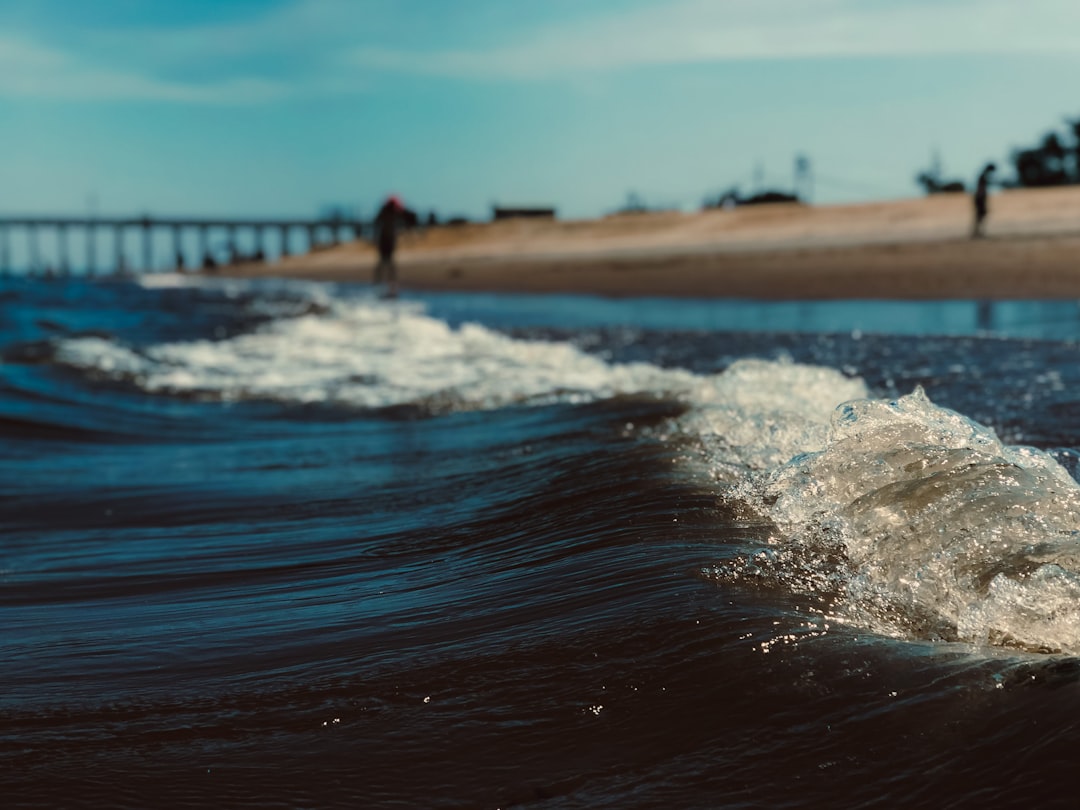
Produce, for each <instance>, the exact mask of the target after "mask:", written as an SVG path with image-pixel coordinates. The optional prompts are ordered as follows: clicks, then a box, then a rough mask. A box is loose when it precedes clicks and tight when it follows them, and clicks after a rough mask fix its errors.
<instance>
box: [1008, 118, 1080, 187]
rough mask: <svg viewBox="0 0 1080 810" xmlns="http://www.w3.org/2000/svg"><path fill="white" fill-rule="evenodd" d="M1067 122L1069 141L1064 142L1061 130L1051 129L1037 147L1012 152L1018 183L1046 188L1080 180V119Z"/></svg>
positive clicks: (1019, 184)
mask: <svg viewBox="0 0 1080 810" xmlns="http://www.w3.org/2000/svg"><path fill="white" fill-rule="evenodd" d="M1067 123H1068V125H1069V139H1070V141H1071V142H1070V143H1068V144H1067V143H1065V142H1064V141H1062V139H1061V136H1059V135H1058V133H1056V132H1048V133H1046V134H1045V135H1044V136H1043V139H1042V143H1040V144H1039V145H1038V146H1035V147H1032V148H1030V149H1017V150H1015V151H1014V152H1013V154H1012V162H1013V165H1014V166H1015V167H1016V184H1017V185H1018V186H1026V187H1028V188H1045V187H1048V186H1064V185H1070V184H1075V183H1080V121H1069V122H1067Z"/></svg>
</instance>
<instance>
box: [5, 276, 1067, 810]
mask: <svg viewBox="0 0 1080 810" xmlns="http://www.w3.org/2000/svg"><path fill="white" fill-rule="evenodd" d="M1077 315H1078V310H1077V307H1076V304H1075V302H1057V303H1039V302H1013V303H1006V304H998V305H995V306H994V307H988V306H986V305H979V304H977V303H973V302H952V303H938V304H934V303H926V304H904V303H899V304H896V303H894V304H888V303H873V302H855V303H850V304H841V303H828V302H824V303H820V304H782V303H781V304H761V303H754V302H673V301H662V300H649V301H625V302H612V301H602V300H597V299H588V298H573V297H565V298H563V297H557V298H543V297H537V298H515V297H506V296H503V297H500V296H456V295H441V296H436V295H431V296H423V297H421V296H414V297H409V298H406V299H405V300H402V301H396V302H388V301H382V300H379V299H378V298H376V297H374V296H373V295H371V294H370V291H368V290H366V289H364V288H361V287H357V288H347V287H328V286H318V285H301V284H290V283H273V284H271V283H263V284H244V283H238V282H216V283H209V282H208V283H197V282H193V281H187V280H184V279H180V278H174V277H166V278H158V279H152V280H150V281H148V282H146V283H143V284H134V283H123V284H121V283H99V284H94V283H84V282H76V281H72V282H46V281H32V280H30V281H26V280H7V281H5V282H2V286H0V351H2V352H3V355H2V357H3V365H2V366H0V386H2V390H0V432H2V435H3V445H2V447H3V451H2V453H0V476H2V478H0V481H2V483H3V499H2V500H0V689H2V691H0V789H2V790H3V796H4V806H5V807H19V806H64V807H70V806H79V805H86V806H110V807H133V808H134V807H148V806H187V807H208V806H252V807H255V806H257V807H277V806H280V807H327V806H342V807H366V806H376V807H386V806H400V807H492V808H494V807H506V806H513V805H525V806H534V807H545V808H548V807H620V808H622V807H655V806H670V807H703V808H705V807H721V806H723V807H732V806H744V807H765V806H768V807H773V806H788V807H823V806H846V807H851V806H882V807H892V806H916V805H920V806H935V807H948V806H1004V805H1018V804H1024V805H1028V804H1035V803H1038V804H1039V805H1042V806H1046V805H1051V806H1055V805H1057V806H1063V807H1065V806H1068V807H1071V806H1074V803H1075V801H1076V798H1075V778H1074V776H1073V772H1074V768H1073V763H1074V757H1075V752H1076V751H1077V750H1078V745H1080V720H1078V718H1080V713H1078V712H1080V664H1078V662H1080V658H1077V657H1076V656H1080V534H1078V531H1080V487H1078V485H1077V484H1076V482H1075V480H1074V475H1075V471H1076V462H1077V458H1078V456H1077V448H1078V447H1080V425H1078V422H1077V419H1078V417H1080V401H1078V400H1077V395H1076V390H1077V384H1078V382H1080V365H1078V364H1077V359H1078V349H1077V344H1076V343H1075V342H1074V340H1075V338H1076V337H1077V336H1078V335H1080V323H1078V319H1077Z"/></svg>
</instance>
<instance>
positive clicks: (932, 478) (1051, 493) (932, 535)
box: [717, 390, 1080, 653]
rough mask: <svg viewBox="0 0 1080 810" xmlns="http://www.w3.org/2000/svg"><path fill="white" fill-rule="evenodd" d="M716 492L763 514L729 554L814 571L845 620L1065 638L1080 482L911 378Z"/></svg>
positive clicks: (1076, 562) (1030, 642) (789, 576)
mask: <svg viewBox="0 0 1080 810" xmlns="http://www.w3.org/2000/svg"><path fill="white" fill-rule="evenodd" d="M731 495H732V497H733V498H736V499H738V500H740V501H742V502H747V503H750V504H753V505H754V506H755V507H756V508H757V509H758V510H759V511H760V512H761V513H762V514H763V515H765V516H767V517H768V518H769V519H770V520H771V521H772V522H773V523H774V524H775V525H776V528H777V532H776V534H775V536H774V537H773V547H772V548H770V549H768V550H767V551H765V552H763V553H762V554H760V555H758V556H757V557H756V558H755V559H753V560H750V561H745V562H744V563H743V565H750V566H753V567H754V568H755V569H756V570H757V571H760V570H761V569H763V568H764V569H771V570H769V571H768V573H769V575H770V576H772V577H773V578H775V579H776V580H777V581H780V582H786V583H788V584H791V585H792V586H794V587H798V585H799V583H806V582H810V583H814V584H815V587H820V586H821V583H822V582H828V583H829V584H830V586H831V587H834V588H835V589H836V591H837V592H838V594H839V601H838V603H837V604H836V606H835V610H836V612H837V615H838V616H839V617H840V618H842V619H844V620H846V621H849V622H852V623H855V624H857V625H860V626H866V627H870V628H872V629H874V630H877V631H879V632H882V633H887V634H891V635H896V636H899V637H915V638H924V639H945V640H953V641H967V642H973V643H978V644H1001V645H1006V646H1011V647H1018V648H1022V649H1027V650H1034V651H1052V652H1068V653H1080V487H1078V486H1077V484H1076V482H1075V481H1074V480H1073V479H1072V478H1071V477H1070V476H1069V474H1068V473H1067V472H1066V471H1065V469H1064V468H1062V467H1061V466H1060V465H1059V464H1057V463H1056V462H1055V461H1054V460H1053V459H1052V458H1051V457H1050V456H1049V455H1047V454H1046V453H1043V452H1041V451H1038V450H1035V449H1032V448H1026V447H1010V446H1007V445H1004V444H1003V443H1002V442H1001V441H999V440H998V438H997V437H996V436H995V435H994V433H993V432H992V431H991V430H989V429H988V428H986V427H983V426H981V425H978V424H976V423H975V422H973V421H971V420H969V419H967V418H966V417H964V416H962V415H960V414H957V413H954V412H952V411H949V410H947V409H944V408H940V407H938V406H936V405H934V404H933V403H932V402H930V400H929V399H928V398H927V397H926V395H925V394H924V393H923V392H922V391H921V390H916V391H915V392H914V393H912V394H910V395H908V396H905V397H901V398H900V399H898V400H895V401H891V402H890V401H884V400H861V401H855V402H850V403H847V404H845V405H843V406H841V407H840V408H839V409H838V410H837V412H836V414H835V415H834V417H833V421H832V424H831V426H830V428H829V432H828V435H827V437H826V441H825V446H824V447H823V448H822V449H820V450H818V451H815V452H811V453H806V454H802V455H799V456H796V457H794V458H792V459H791V460H790V461H788V462H787V463H785V464H782V465H780V466H779V467H776V468H773V469H770V470H767V471H764V472H761V473H758V474H755V475H751V476H749V477H748V478H746V479H744V480H743V481H742V482H741V483H740V484H739V485H738V486H736V487H735V488H734V489H733V491H732V493H731ZM717 573H718V574H719V575H721V576H722V575H723V574H724V573H725V572H724V571H723V570H722V569H718V571H717ZM729 573H730V572H729ZM734 573H736V574H737V573H738V572H737V571H735V572H734Z"/></svg>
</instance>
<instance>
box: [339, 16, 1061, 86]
mask: <svg viewBox="0 0 1080 810" xmlns="http://www.w3.org/2000/svg"><path fill="white" fill-rule="evenodd" d="M1047 52H1061V53H1072V54H1075V53H1077V52H1080V3H1076V2H1075V0H1028V2H1024V3H1021V2H1017V0H938V1H937V2H925V1H924V2H911V1H910V0H909V2H904V3H901V2H896V1H895V0H894V1H893V2H888V3H884V2H877V3H870V2H866V0H667V1H666V2H660V3H656V4H653V5H650V6H647V7H644V8H637V9H634V10H631V11H627V12H623V13H613V14H608V15H606V16H598V17H594V18H593V19H591V20H589V21H587V22H584V23H580V22H579V23H575V24H574V25H573V26H556V27H550V28H546V29H543V30H537V31H534V32H529V33H527V34H525V35H523V36H521V37H519V38H518V39H517V40H516V41H513V42H507V43H506V44H504V45H500V46H498V47H493V48H486V49H459V48H453V47H450V48H447V49H444V50H437V51H426V52H422V51H408V50H404V49H400V48H394V47H368V46H365V47H358V48H356V49H354V50H353V51H352V53H351V60H352V62H353V64H355V65H357V66H361V67H365V68H374V69H380V70H394V71H402V72H413V73H421V74H434V75H442V76H451V77H462V78H480V77H484V78H517V79H523V78H543V77H551V76H566V75H573V74H580V73H582V72H588V71H601V70H619V69H625V68H633V67H640V66H656V65H673V64H686V63H694V62H719V61H733V60H749V59H796V58H814V57H830V56H833V57H844V56H846V57H857V56H925V55H934V54H974V53H991V54H993V53H998V54H1005V53H1047Z"/></svg>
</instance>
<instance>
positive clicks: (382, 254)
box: [374, 194, 416, 298]
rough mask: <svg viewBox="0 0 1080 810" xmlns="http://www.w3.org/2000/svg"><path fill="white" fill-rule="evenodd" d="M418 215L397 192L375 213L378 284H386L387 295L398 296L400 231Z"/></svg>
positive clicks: (376, 281)
mask: <svg viewBox="0 0 1080 810" xmlns="http://www.w3.org/2000/svg"><path fill="white" fill-rule="evenodd" d="M415 219H416V215H415V214H412V212H410V211H409V210H408V209H407V208H406V207H405V206H404V205H402V203H401V200H400V199H399V198H398V196H397V195H396V194H391V195H390V196H389V197H387V198H386V202H384V203H383V204H382V207H381V208H380V209H379V213H378V214H376V215H375V244H376V247H378V249H379V261H378V263H377V264H376V265H375V278H374V282H375V283H376V284H384V283H385V284H386V296H387V297H388V298H395V297H397V293H398V278H397V265H396V264H395V263H394V251H395V250H396V249H397V237H398V231H399V230H401V229H402V228H405V227H407V226H408V225H410V224H412V222H414V221H415Z"/></svg>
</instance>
